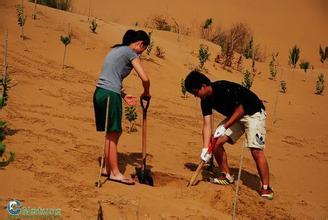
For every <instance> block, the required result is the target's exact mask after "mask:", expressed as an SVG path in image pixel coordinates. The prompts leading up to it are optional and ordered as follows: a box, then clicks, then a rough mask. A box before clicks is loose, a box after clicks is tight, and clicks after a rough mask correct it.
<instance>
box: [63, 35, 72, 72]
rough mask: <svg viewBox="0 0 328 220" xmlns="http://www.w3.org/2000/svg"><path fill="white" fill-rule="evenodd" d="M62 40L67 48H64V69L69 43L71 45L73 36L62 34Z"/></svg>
mask: <svg viewBox="0 0 328 220" xmlns="http://www.w3.org/2000/svg"><path fill="white" fill-rule="evenodd" d="M60 41H61V42H62V43H63V44H64V46H65V49H64V57H63V67H62V68H63V69H64V67H65V58H66V48H67V45H69V44H70V43H71V37H70V36H63V35H62V36H60Z"/></svg>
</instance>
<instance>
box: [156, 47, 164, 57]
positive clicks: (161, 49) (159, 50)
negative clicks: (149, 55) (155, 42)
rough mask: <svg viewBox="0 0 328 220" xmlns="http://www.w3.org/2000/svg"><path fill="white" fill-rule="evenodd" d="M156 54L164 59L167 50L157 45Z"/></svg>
mask: <svg viewBox="0 0 328 220" xmlns="http://www.w3.org/2000/svg"><path fill="white" fill-rule="evenodd" d="M155 55H156V56H157V57H158V58H161V59H164V58H165V50H164V49H163V48H161V47H159V46H156V47H155Z"/></svg>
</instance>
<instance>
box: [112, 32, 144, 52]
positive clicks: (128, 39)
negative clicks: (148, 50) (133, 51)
mask: <svg viewBox="0 0 328 220" xmlns="http://www.w3.org/2000/svg"><path fill="white" fill-rule="evenodd" d="M140 40H141V41H142V42H143V44H144V45H145V46H148V45H149V44H150V38H149V36H148V34H147V33H146V32H145V31H143V30H138V31H135V30H132V29H130V30H127V31H126V32H125V34H124V36H123V38H122V43H121V44H115V45H114V46H112V48H115V47H120V46H129V45H130V44H132V43H134V42H137V41H140Z"/></svg>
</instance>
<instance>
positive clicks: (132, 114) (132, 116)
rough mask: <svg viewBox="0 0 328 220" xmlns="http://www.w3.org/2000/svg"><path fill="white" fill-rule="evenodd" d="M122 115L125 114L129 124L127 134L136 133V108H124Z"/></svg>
mask: <svg viewBox="0 0 328 220" xmlns="http://www.w3.org/2000/svg"><path fill="white" fill-rule="evenodd" d="M124 114H125V118H126V120H128V121H129V122H130V126H129V129H128V133H131V132H134V131H137V129H136V128H135V126H134V124H135V120H137V118H138V114H137V111H136V107H134V106H127V107H125V110H124Z"/></svg>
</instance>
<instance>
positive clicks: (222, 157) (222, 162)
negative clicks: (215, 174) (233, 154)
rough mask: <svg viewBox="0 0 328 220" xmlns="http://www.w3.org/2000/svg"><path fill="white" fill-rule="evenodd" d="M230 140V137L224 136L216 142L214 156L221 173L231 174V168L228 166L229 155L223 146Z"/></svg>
mask: <svg viewBox="0 0 328 220" xmlns="http://www.w3.org/2000/svg"><path fill="white" fill-rule="evenodd" d="M228 140H229V137H228V136H225V135H224V136H222V137H220V138H219V139H218V140H217V142H216V145H215V147H216V149H215V150H214V156H215V159H216V161H217V162H218V164H219V166H220V169H221V172H223V173H230V172H229V166H228V157H227V153H226V151H225V150H224V147H223V145H224V144H225V143H226V142H227V141H228Z"/></svg>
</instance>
